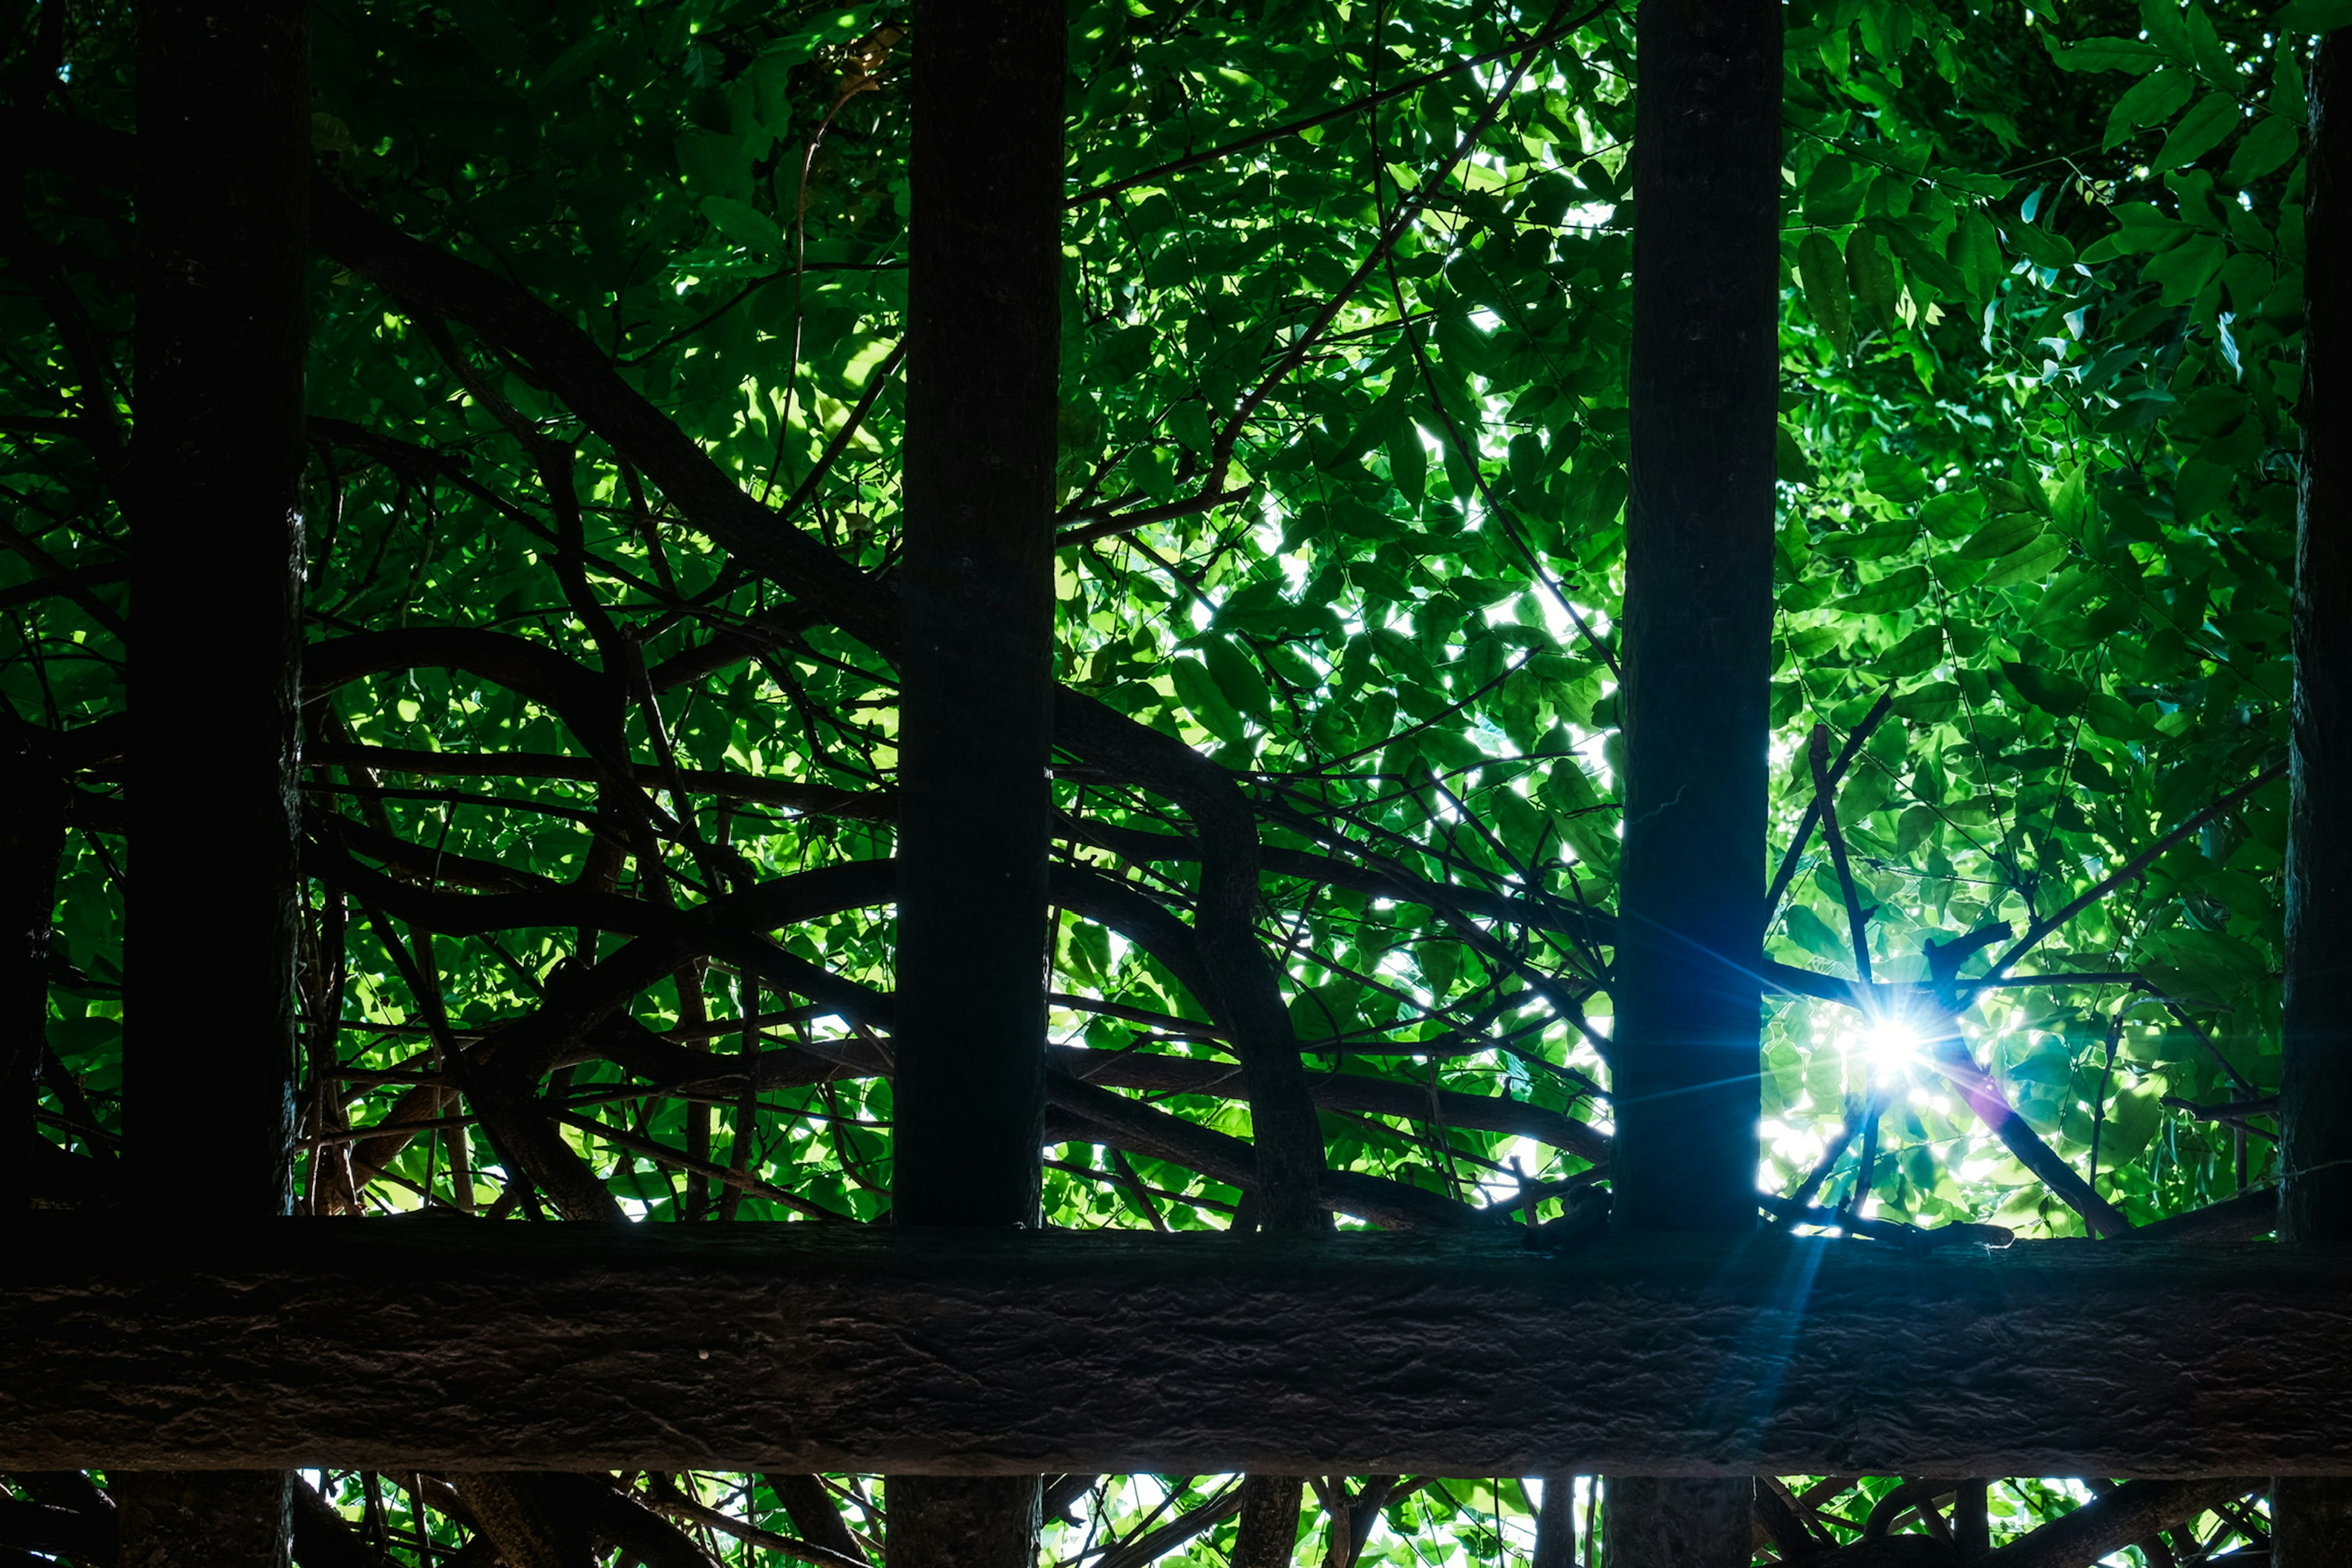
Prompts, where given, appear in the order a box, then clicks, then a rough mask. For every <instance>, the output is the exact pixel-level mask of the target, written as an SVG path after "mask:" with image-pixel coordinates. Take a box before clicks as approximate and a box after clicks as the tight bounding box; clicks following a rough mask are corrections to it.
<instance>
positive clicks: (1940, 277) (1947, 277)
mask: <svg viewBox="0 0 2352 1568" xmlns="http://www.w3.org/2000/svg"><path fill="white" fill-rule="evenodd" d="M1921 227H1922V224H1921V223H1920V221H1919V220H1917V219H1910V220H1906V221H1905V222H1903V223H1899V224H1894V225H1891V226H1889V227H1888V229H1887V237H1888V239H1889V240H1891V241H1892V242H1893V244H1894V247H1895V255H1897V256H1899V257H1901V258H1903V265H1904V266H1905V267H1906V268H1910V271H1911V284H1912V289H1913V292H1914V294H1915V295H1916V293H1917V292H1918V289H1919V288H1920V286H1921V285H1925V286H1926V287H1927V289H1932V290H1933V291H1934V292H1935V294H1936V295H1937V297H1938V298H1941V299H1946V300H1958V299H1962V298H1965V297H1966V296H1967V295H1968V293H1969V282H1968V279H1965V278H1963V277H1961V276H1960V274H1959V272H1958V270H1957V269H1955V268H1953V266H1952V264H1951V263H1950V262H1948V261H1947V260H1945V259H1944V258H1942V257H1941V256H1939V255H1937V253H1936V251H1935V250H1934V248H1933V247H1930V246H1929V245H1928V244H1927V241H1926V240H1925V239H1923V238H1921V237H1920V235H1919V230H1920V228H1921ZM1921 302H1922V303H1925V300H1922V301H1921Z"/></svg>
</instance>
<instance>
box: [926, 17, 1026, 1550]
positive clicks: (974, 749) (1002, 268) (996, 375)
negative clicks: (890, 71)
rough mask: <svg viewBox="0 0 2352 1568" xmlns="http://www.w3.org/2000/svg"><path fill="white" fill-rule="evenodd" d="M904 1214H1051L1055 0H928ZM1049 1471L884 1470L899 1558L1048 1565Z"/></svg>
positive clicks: (981, 1222)
mask: <svg viewBox="0 0 2352 1568" xmlns="http://www.w3.org/2000/svg"><path fill="white" fill-rule="evenodd" d="M911 42H912V44H913V48H914V54H915V68H914V146H913V150H912V154H911V163H910V168H909V174H910V180H911V192H910V195H909V201H908V208H909V216H910V223H911V231H910V235H909V246H910V250H909V271H908V324H907V442H906V501H907V504H906V571H905V577H904V584H903V590H902V592H903V595H904V600H905V606H906V619H905V636H904V643H903V652H902V654H901V656H900V661H899V665H900V671H901V674H902V676H903V678H904V679H903V681H902V684H901V687H900V695H899V702H900V707H899V768H898V783H899V794H900V798H901V805H900V807H899V814H898V858H899V879H898V1013H897V1035H896V1039H895V1043H894V1049H895V1051H896V1053H897V1058H898V1061H897V1076H896V1081H895V1082H894V1084H893V1086H892V1093H893V1099H892V1104H893V1112H892V1114H893V1117H894V1119H895V1121H896V1122H897V1130H896V1133H895V1143H896V1147H895V1159H896V1165H895V1173H894V1175H893V1178H892V1217H893V1219H894V1221H895V1222H896V1223H897V1224H898V1225H902V1226H990V1227H1006V1226H1034V1225H1035V1224H1036V1223H1037V1217H1038V1215H1037V1203H1038V1184H1039V1178H1040V1175H1041V1167H1040V1163H1039V1148H1038V1144H1039V1140H1040V1139H1041V1138H1042V1136H1043V1134H1044V1125H1045V990H1046V966H1047V958H1048V950H1047V931H1046V910H1045V868H1046V858H1047V847H1048V840H1049V837H1050V834H1051V831H1052V810H1053V801H1052V796H1051V794H1050V792H1049V788H1048V784H1047V766H1048V764H1049V763H1050V762H1051V760H1052V741H1051V737H1052V733H1053V697H1052V693H1053V639H1054V565H1053V559H1054V557H1053V543H1054V503H1055V492H1054V468H1055V455H1056V441H1057V435H1056V432H1057V427H1058V411H1059V406H1060V405H1059V401H1058V391H1057V384H1058V374H1059V369H1060V362H1061V330H1060V329H1061V267H1062V247H1061V209H1062V184H1063V174H1062V79H1063V76H1064V74H1065V69H1066V58H1067V50H1068V46H1067V34H1066V26H1065V23H1064V20H1063V14H1062V6H1061V5H1060V4H1059V3H1058V0H920V3H919V4H918V5H917V6H916V8H915V13H914V24H913V33H912V38H911ZM1037 1485H1038V1483H1037V1479H1036V1478H1035V1477H1034V1476H1023V1477H1009V1478H990V1479H934V1478H927V1477H920V1476H908V1477H901V1478H898V1479H894V1480H893V1481H892V1482H891V1484H890V1505H891V1506H890V1521H891V1526H890V1539H889V1542H888V1543H887V1546H888V1552H889V1557H890V1561H891V1563H892V1565H893V1568H931V1565H933V1564H939V1565H941V1568H944V1565H946V1564H950V1563H954V1564H959V1565H963V1564H969V1565H973V1568H990V1565H993V1564H1003V1568H1015V1565H1016V1564H1017V1565H1018V1568H1028V1564H1029V1563H1030V1561H1031V1560H1032V1558H1034V1555H1035V1550H1036V1547H1035V1542H1036V1534H1037V1530H1038V1507H1039V1500H1038V1490H1037Z"/></svg>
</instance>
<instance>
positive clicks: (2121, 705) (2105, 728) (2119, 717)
mask: <svg viewBox="0 0 2352 1568" xmlns="http://www.w3.org/2000/svg"><path fill="white" fill-rule="evenodd" d="M2083 717H2084V720H2085V721H2087V722H2088V723H2089V724H2090V726H2091V728H2092V729H2093V730H2095V731H2097V732H2098V733H2100V734H2102V735H2105V737H2106V738H2107V739H2108V740H2110V741H2161V740H2163V739H2165V733H2164V731H2161V730H2159V729H2158V728H2157V727H2156V726H2155V725H2153V724H2151V723H2149V722H2148V721H2147V720H2146V719H2143V718H2141V717H2140V714H2139V710H2137V709H2136V708H2134V707H2132V706H2131V704H2129V703H2127V702H2126V701H2125V700H2123V699H2122V698H2120V697H2116V696H2114V695H2112V694H2110V693H2108V692H2105V691H2094V692H2092V693H2090V694H2089V695H2088V696H2086V697H2084V699H2083Z"/></svg>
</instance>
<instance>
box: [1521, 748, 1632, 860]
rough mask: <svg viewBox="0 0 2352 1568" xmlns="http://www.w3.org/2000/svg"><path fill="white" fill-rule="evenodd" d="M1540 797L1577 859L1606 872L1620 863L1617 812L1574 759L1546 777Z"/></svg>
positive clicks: (1553, 767) (1567, 759)
mask: <svg viewBox="0 0 2352 1568" xmlns="http://www.w3.org/2000/svg"><path fill="white" fill-rule="evenodd" d="M1536 794H1537V795H1538V797H1539V798H1540V799H1541V800H1542V801H1543V803H1544V804H1545V805H1548V806H1549V807H1550V808H1551V809H1552V811H1553V812H1555V813H1556V814H1557V816H1558V821H1559V831H1560V834H1561V836H1562V837H1565V838H1567V840H1568V842H1569V844H1570V847H1572V848H1574V849H1575V851H1576V855H1577V858H1578V859H1580V860H1583V861H1585V862H1587V863H1588V864H1591V865H1594V866H1599V867H1601V868H1603V869H1607V868H1613V867H1614V866H1615V865H1616V863H1617V852H1618V848H1619V843H1618V838H1617V832H1616V827H1617V808H1616V806H1615V805H1614V803H1612V802H1611V801H1609V800H1608V799H1607V798H1606V797H1604V796H1603V795H1601V791H1600V789H1599V788H1598V787H1597V786H1596V785H1595V784H1593V782H1592V775H1591V774H1590V773H1586V772H1585V771H1584V765H1583V764H1582V763H1580V762H1578V761H1577V760H1576V759H1575V758H1574V757H1562V758H1560V759H1559V761H1558V762H1556V763H1552V764H1551V767H1550V768H1549V770H1548V771H1547V772H1546V773H1545V774H1544V779H1543V783H1542V784H1538V786H1537V788H1536Z"/></svg>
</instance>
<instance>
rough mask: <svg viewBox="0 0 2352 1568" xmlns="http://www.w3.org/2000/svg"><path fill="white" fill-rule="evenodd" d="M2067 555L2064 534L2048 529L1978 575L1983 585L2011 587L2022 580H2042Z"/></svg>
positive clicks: (1978, 580) (1979, 581)
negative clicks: (1986, 571) (2004, 559)
mask: <svg viewBox="0 0 2352 1568" xmlns="http://www.w3.org/2000/svg"><path fill="white" fill-rule="evenodd" d="M2065 559H2066V541H2065V539H2064V537H2063V535H2060V534H2056V533H2045V534H2043V535H2042V537H2041V538H2039V539H2037V540H2035V541H2034V542H2032V543H2031V544H2029V545H2027V546H2026V547H2025V548H2024V549H2022V550H2021V551H2019V552H2017V553H2016V554H2014V555H2012V556H2011V557H2010V558H2009V559H2008V560H2006V561H2004V562H2002V563H2000V565H1998V566H1996V567H1994V568H1993V569H1992V570H1991V571H1990V572H1988V573H1986V574H1984V575H1983V576H1982V577H1979V578H1978V579H1977V586H1978V587H1979V588H2010V587H2014V586H2016V585H2017V584H2020V583H2039V582H2041V581H2042V580H2043V579H2045V578H2047V577H2048V576H2049V575H2050V574H2052V573H2053V572H2055V571H2057V570H2058V567H2059V565H2060V563H2063V561H2064V560H2065Z"/></svg>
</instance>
